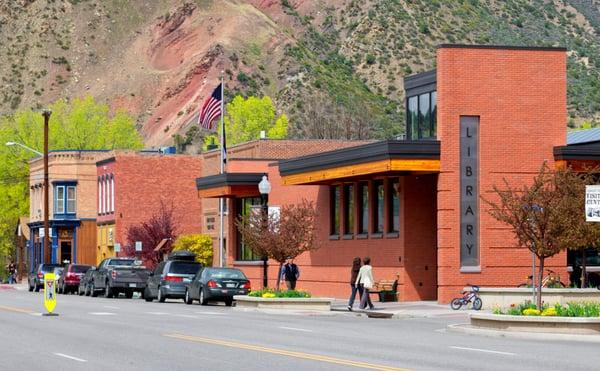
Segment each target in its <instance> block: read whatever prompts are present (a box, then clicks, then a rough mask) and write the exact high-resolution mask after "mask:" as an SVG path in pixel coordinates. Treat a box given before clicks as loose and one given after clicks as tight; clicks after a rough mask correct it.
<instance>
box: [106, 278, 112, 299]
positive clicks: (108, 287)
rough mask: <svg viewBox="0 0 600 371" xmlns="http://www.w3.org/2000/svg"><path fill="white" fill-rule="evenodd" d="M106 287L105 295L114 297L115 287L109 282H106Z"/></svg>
mask: <svg viewBox="0 0 600 371" xmlns="http://www.w3.org/2000/svg"><path fill="white" fill-rule="evenodd" d="M105 287H106V288H105V289H104V297H105V298H107V299H110V298H112V297H113V295H114V292H113V289H112V288H111V287H110V285H109V284H108V282H107V283H106V286H105Z"/></svg>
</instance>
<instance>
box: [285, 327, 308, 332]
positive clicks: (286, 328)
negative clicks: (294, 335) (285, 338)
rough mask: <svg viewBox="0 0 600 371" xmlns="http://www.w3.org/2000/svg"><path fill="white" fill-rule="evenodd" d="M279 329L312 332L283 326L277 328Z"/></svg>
mask: <svg viewBox="0 0 600 371" xmlns="http://www.w3.org/2000/svg"><path fill="white" fill-rule="evenodd" d="M279 328H280V329H283V330H292V331H302V332H313V330H307V329H305V328H297V327H285V326H279Z"/></svg>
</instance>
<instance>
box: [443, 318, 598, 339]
mask: <svg viewBox="0 0 600 371" xmlns="http://www.w3.org/2000/svg"><path fill="white" fill-rule="evenodd" d="M446 329H447V330H448V331H449V332H457V333H462V334H470V335H481V336H487V337H501V338H513V339H526V340H543V341H579V342H586V343H600V335H572V334H558V333H548V332H517V331H503V330H492V329H484V328H479V327H473V326H471V325H470V324H469V323H457V324H454V325H448V326H447V327H446Z"/></svg>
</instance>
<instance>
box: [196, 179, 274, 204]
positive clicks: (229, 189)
mask: <svg viewBox="0 0 600 371" xmlns="http://www.w3.org/2000/svg"><path fill="white" fill-rule="evenodd" d="M263 175H264V174H263V173H223V174H217V175H209V176H205V177H202V178H197V179H196V189H197V190H198V197H200V198H218V197H237V198H241V197H256V196H260V193H259V192H258V183H259V182H260V181H261V179H262V177H263Z"/></svg>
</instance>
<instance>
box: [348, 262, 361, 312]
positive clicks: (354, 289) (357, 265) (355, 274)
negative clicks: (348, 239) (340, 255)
mask: <svg viewBox="0 0 600 371" xmlns="http://www.w3.org/2000/svg"><path fill="white" fill-rule="evenodd" d="M359 271H360V258H359V257H356V258H354V260H353V261H352V269H351V270H350V287H351V288H352V292H351V294H350V300H349V301H348V310H349V311H350V312H352V306H353V305H354V299H355V298H356V293H357V292H358V298H359V303H360V300H361V299H362V289H361V288H360V286H359V285H357V284H356V278H357V277H358V272H359Z"/></svg>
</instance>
